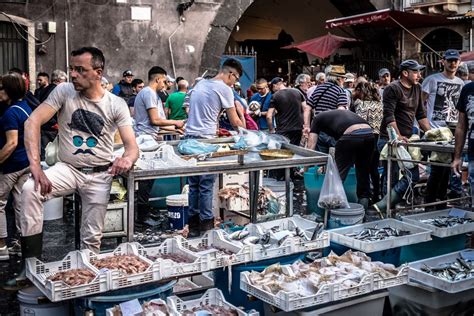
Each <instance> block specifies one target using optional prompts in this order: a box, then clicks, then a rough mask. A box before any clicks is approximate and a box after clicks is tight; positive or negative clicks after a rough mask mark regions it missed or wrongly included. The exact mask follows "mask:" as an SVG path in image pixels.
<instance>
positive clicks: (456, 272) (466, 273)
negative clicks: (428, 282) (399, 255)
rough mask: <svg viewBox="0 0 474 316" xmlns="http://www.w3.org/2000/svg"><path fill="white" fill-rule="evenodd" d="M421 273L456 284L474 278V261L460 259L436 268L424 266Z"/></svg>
mask: <svg viewBox="0 0 474 316" xmlns="http://www.w3.org/2000/svg"><path fill="white" fill-rule="evenodd" d="M421 271H423V272H426V273H429V274H432V275H434V276H436V277H437V278H440V279H444V280H447V281H450V282H456V281H461V280H465V279H469V278H472V277H474V261H468V260H464V259H463V258H461V257H459V258H456V261H454V262H446V263H442V264H438V265H436V266H428V265H426V264H424V265H423V266H422V267H421Z"/></svg>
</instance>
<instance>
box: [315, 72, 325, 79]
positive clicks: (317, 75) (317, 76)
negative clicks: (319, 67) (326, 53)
mask: <svg viewBox="0 0 474 316" xmlns="http://www.w3.org/2000/svg"><path fill="white" fill-rule="evenodd" d="M323 77H324V79H326V75H325V74H324V72H318V73H317V74H316V77H315V79H316V81H319V80H321V78H323Z"/></svg>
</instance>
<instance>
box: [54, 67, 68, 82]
mask: <svg viewBox="0 0 474 316" xmlns="http://www.w3.org/2000/svg"><path fill="white" fill-rule="evenodd" d="M59 80H66V81H67V74H66V73H65V72H64V71H62V70H60V69H56V70H54V71H53V73H52V74H51V81H52V82H55V81H59Z"/></svg>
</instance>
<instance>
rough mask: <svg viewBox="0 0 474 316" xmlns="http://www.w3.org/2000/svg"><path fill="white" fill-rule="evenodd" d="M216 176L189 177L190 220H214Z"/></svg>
mask: <svg viewBox="0 0 474 316" xmlns="http://www.w3.org/2000/svg"><path fill="white" fill-rule="evenodd" d="M186 138H194V139H197V138H199V137H194V136H186ZM215 181H216V175H214V174H206V175H202V176H192V177H188V184H189V195H188V202H189V207H188V218H191V216H194V215H198V214H199V218H200V219H201V220H206V219H211V218H214V214H213V213H212V198H213V196H214V195H213V191H214V182H215Z"/></svg>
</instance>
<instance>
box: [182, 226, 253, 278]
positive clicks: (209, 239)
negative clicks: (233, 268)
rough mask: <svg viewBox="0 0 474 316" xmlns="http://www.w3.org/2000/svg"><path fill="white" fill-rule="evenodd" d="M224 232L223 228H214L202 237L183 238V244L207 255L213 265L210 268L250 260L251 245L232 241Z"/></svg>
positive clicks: (202, 255) (195, 251)
mask: <svg viewBox="0 0 474 316" xmlns="http://www.w3.org/2000/svg"><path fill="white" fill-rule="evenodd" d="M224 234H225V232H224V231H223V230H220V229H213V230H210V231H208V232H207V233H205V234H204V236H202V237H201V238H195V239H187V240H186V239H182V242H181V244H182V245H183V247H184V248H186V249H188V250H190V251H192V252H193V253H195V254H196V255H198V256H200V257H205V258H206V260H207V261H208V262H209V263H210V265H211V266H210V269H217V268H222V267H225V266H230V265H235V264H242V263H247V262H250V261H251V260H252V257H251V250H250V245H243V244H241V243H236V242H230V241H229V240H227V239H226V238H225V236H224Z"/></svg>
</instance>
